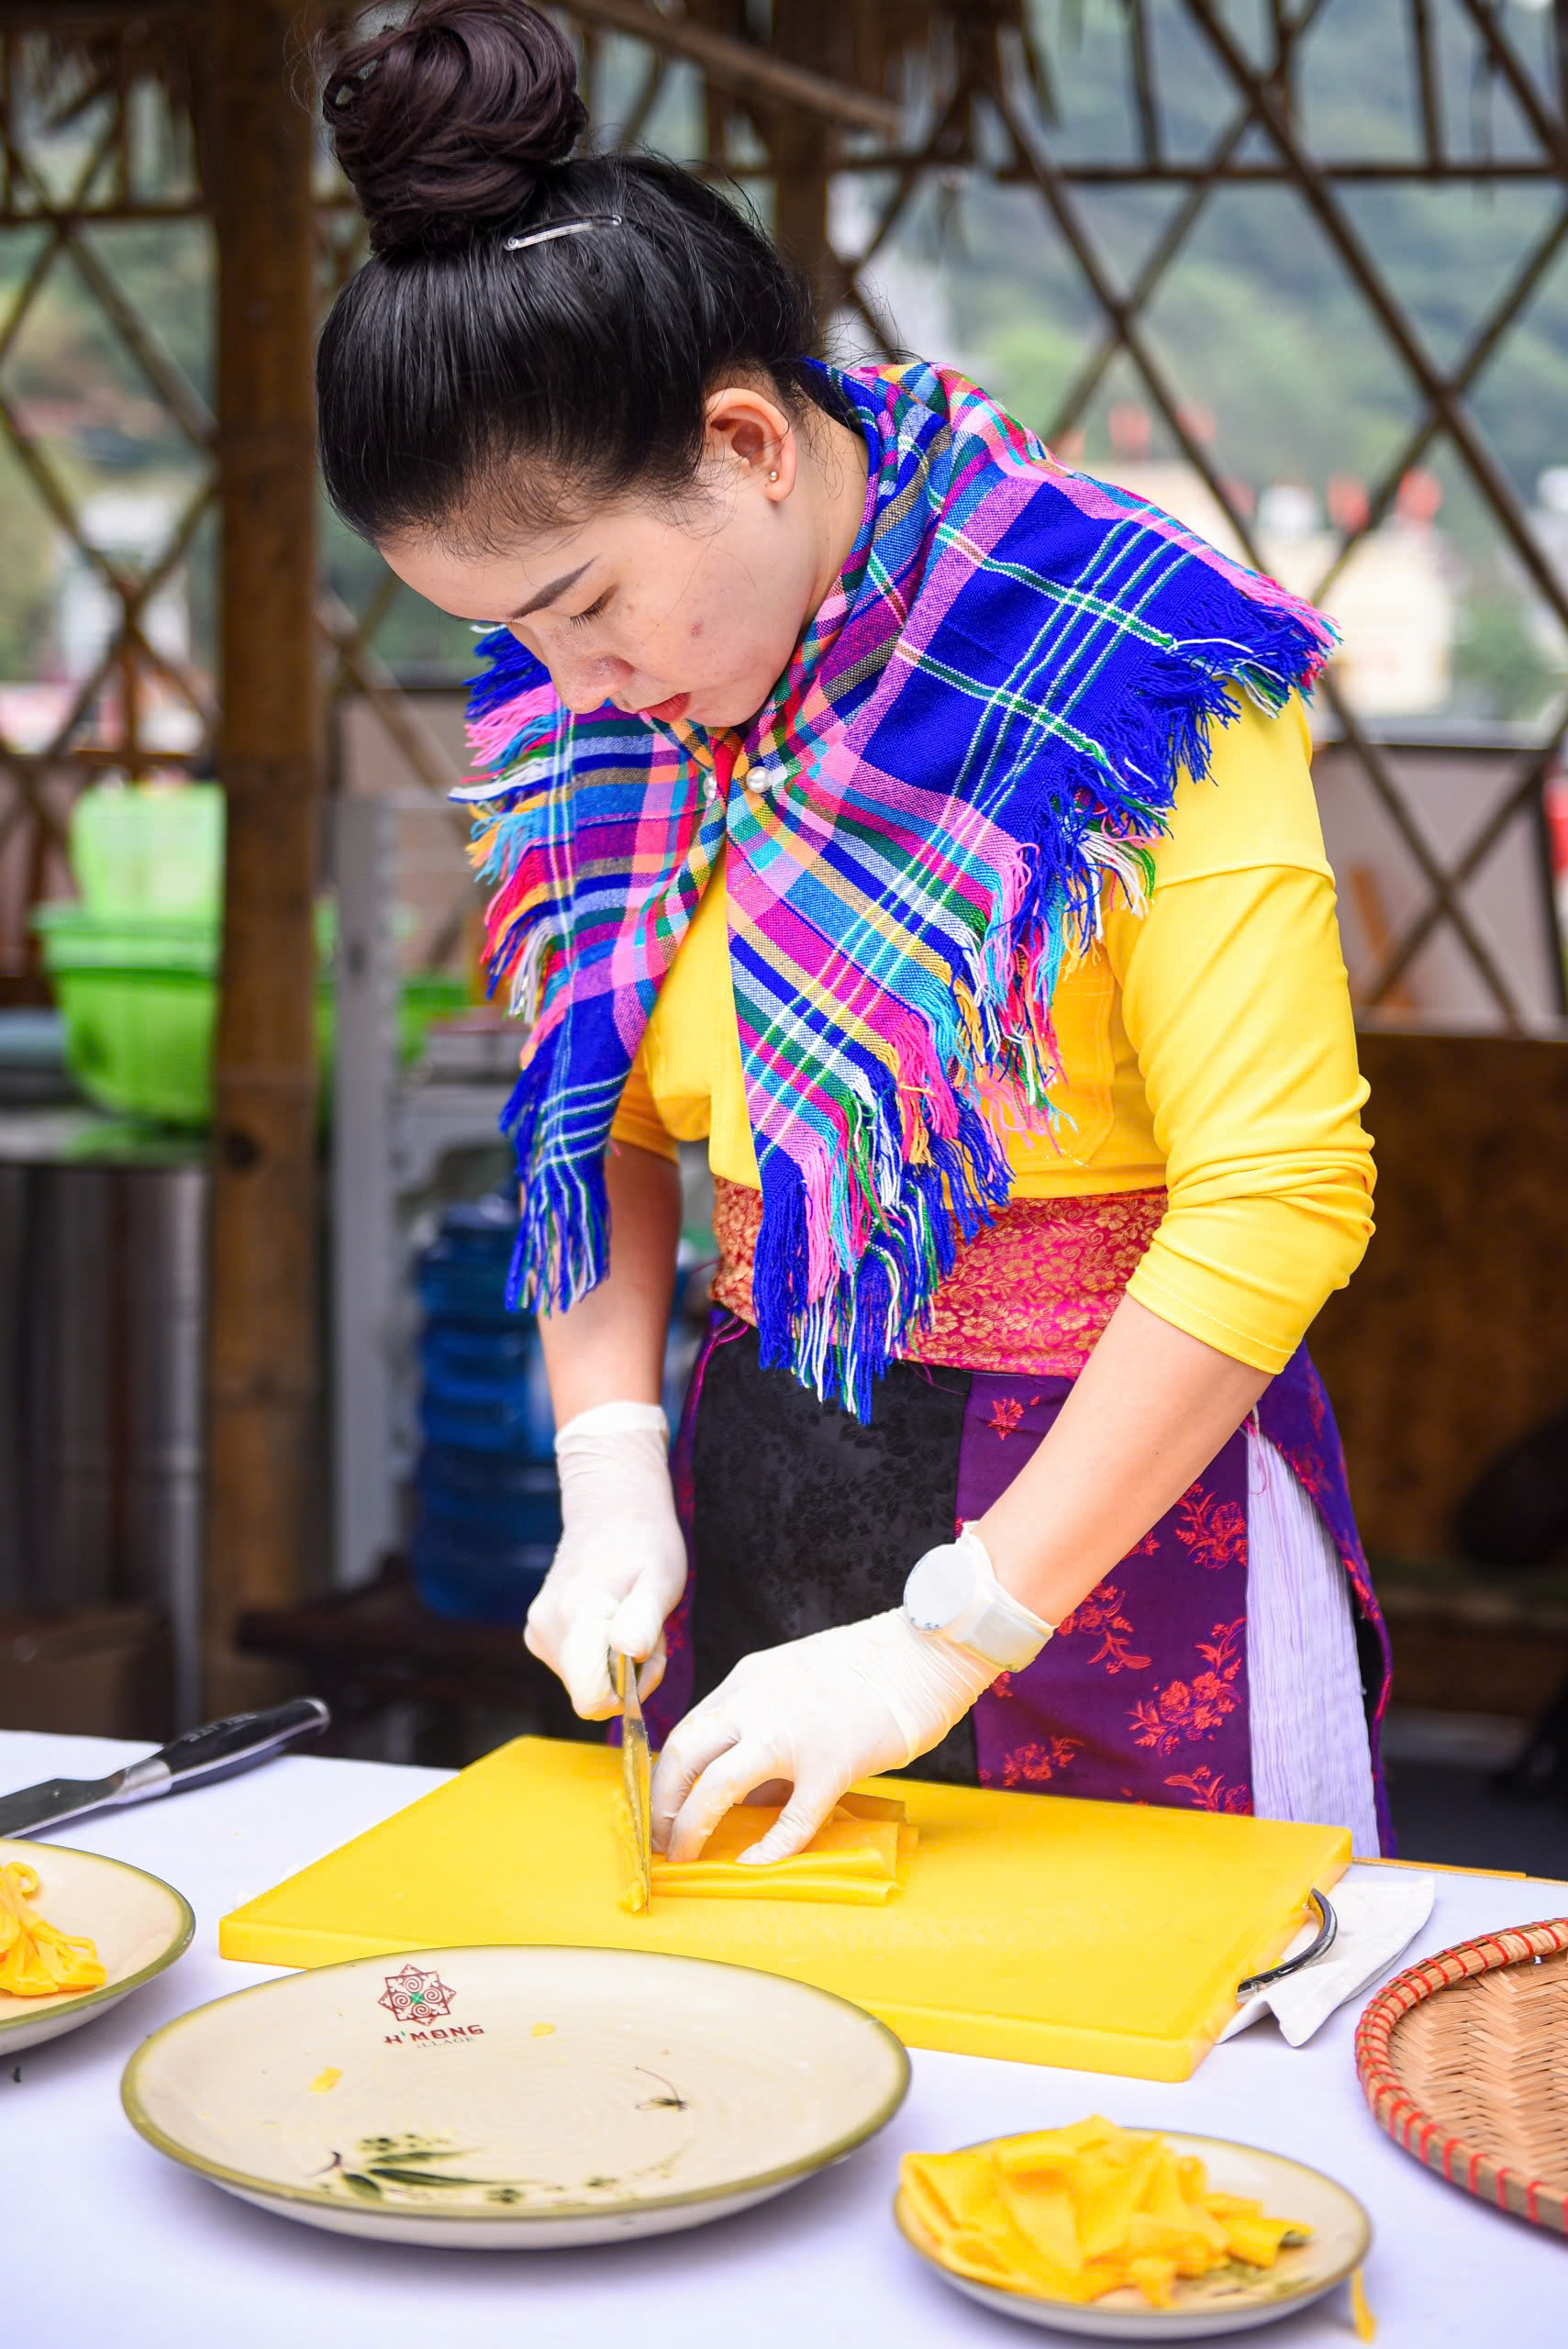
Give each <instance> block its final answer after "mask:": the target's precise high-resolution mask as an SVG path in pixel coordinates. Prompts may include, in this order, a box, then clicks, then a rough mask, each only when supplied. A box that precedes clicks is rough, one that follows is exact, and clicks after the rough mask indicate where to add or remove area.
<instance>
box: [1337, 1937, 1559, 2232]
mask: <svg viewBox="0 0 1568 2349" xmlns="http://www.w3.org/2000/svg"><path fill="white" fill-rule="evenodd" d="M1561 1950H1568V1917H1551V1918H1548V1919H1547V1920H1545V1921H1544V1922H1543V1923H1541V1924H1539V1925H1510V1926H1507V1927H1506V1928H1505V1929H1504V1931H1503V1932H1496V1933H1484V1934H1482V1935H1481V1936H1480V1938H1479V1939H1478V1940H1475V1941H1473V1942H1459V1943H1456V1944H1455V1946H1454V1947H1453V1948H1452V1949H1445V1950H1441V1951H1440V1952H1439V1954H1438V1955H1437V1956H1436V1957H1429V1958H1425V1959H1423V1960H1422V1962H1421V1963H1420V1965H1412V1966H1408V1967H1407V1969H1406V1971H1405V1972H1404V1973H1403V1974H1401V1975H1399V1976H1396V1979H1395V1980H1394V1981H1392V1982H1390V1983H1389V1985H1388V1987H1387V1988H1386V1989H1384V1990H1380V1991H1379V1992H1378V1994H1377V1996H1376V1998H1373V2000H1372V2001H1371V2003H1370V2005H1369V2006H1368V2007H1367V2009H1366V2010H1365V2012H1364V2013H1363V2014H1362V2019H1361V2021H1360V2022H1359V2023H1358V2024H1357V2026H1356V2076H1357V2077H1358V2079H1359V2080H1360V2081H1361V2084H1362V2093H1363V2095H1364V2096H1365V2098H1366V2100H1367V2102H1368V2104H1369V2105H1370V2106H1371V2107H1372V2110H1373V2118H1374V2119H1375V2120H1376V2121H1377V2123H1378V2125H1379V2127H1380V2128H1383V2129H1385V2130H1386V2131H1387V2132H1388V2134H1389V2135H1390V2136H1391V2137H1392V2138H1393V2140H1394V2142H1395V2143H1396V2145H1402V2146H1403V2147H1404V2149H1405V2151H1406V2152H1407V2154H1415V2156H1416V2158H1417V2160H1418V2161H1422V2162H1425V2164H1426V2165H1427V2167H1428V2168H1429V2169H1435V2170H1436V2171H1437V2172H1438V2174H1439V2176H1441V2177H1445V2178H1447V2179H1448V2181H1449V2183H1450V2185H1451V2186H1459V2187H1462V2188H1464V2190H1465V2192H1466V2193H1467V2194H1473V2195H1476V2196H1478V2197H1479V2199H1481V2200H1482V2201H1484V2202H1492V2203H1495V2204H1496V2207H1497V2208H1498V2210H1511V2211H1513V2212H1514V2213H1515V2215H1516V2216H1517V2217H1518V2218H1521V2219H1528V2220H1529V2221H1530V2223H1531V2224H1532V2225H1534V2226H1538V2227H1550V2228H1551V2229H1552V2230H1553V2231H1554V2232H1556V2233H1558V2234H1562V2235H1568V2188H1564V2186H1563V2185H1562V2183H1561V2182H1559V2181H1553V2182H1552V2183H1551V2184H1550V2185H1549V2184H1547V2183H1545V2182H1544V2181H1543V2180H1542V2179H1540V2178H1532V2177H1527V2176H1525V2175H1524V2173H1523V2172H1522V2171H1520V2170H1518V2169H1512V2168H1510V2167H1509V2166H1508V2165H1507V2163H1506V2162H1500V2161H1497V2160H1496V2159H1495V2158H1494V2157H1493V2155H1492V2154H1489V2153H1487V2152H1486V2150H1485V2147H1484V2146H1480V2145H1474V2144H1472V2143H1469V2142H1468V2141H1467V2140H1466V2139H1465V2138H1463V2137H1457V2136H1452V2135H1450V2134H1448V2133H1446V2132H1444V2130H1443V2128H1442V2126H1441V2124H1440V2122H1438V2121H1434V2120H1433V2119H1432V2117H1431V2115H1430V2114H1429V2113H1428V2112H1424V2111H1423V2110H1421V2108H1420V2106H1419V2105H1418V2103H1417V2102H1416V2100H1415V2099H1414V2098H1413V2097H1412V2096H1411V2094H1410V2092H1409V2090H1408V2088H1407V2087H1406V2086H1405V2084H1404V2082H1403V2081H1402V2080H1401V2079H1400V2077H1399V2075H1398V2073H1397V2072H1396V2069H1395V2067H1394V2060H1393V2052H1392V2050H1393V2039H1394V2033H1395V2032H1396V2029H1397V2028H1398V2026H1399V2024H1400V2023H1401V2022H1402V2021H1403V2020H1404V2018H1405V2017H1406V2016H1407V2014H1408V2013H1409V2012H1410V2011H1411V2009H1412V2008H1414V2007H1418V2006H1420V2005H1421V2004H1422V2002H1423V2001H1424V2000H1426V1999H1428V1998H1436V1997H1437V1996H1438V1995H1439V1993H1440V1992H1441V1991H1443V1990H1448V1989H1451V1988H1452V1987H1453V1986H1454V1984H1455V1983H1457V1982H1463V1981H1467V1980H1468V1979H1469V1978H1470V1977H1471V1976H1473V1975H1477V1974H1490V1973H1493V1972H1495V1971H1496V1968H1497V1967H1499V1966H1504V1965H1523V1964H1525V1963H1527V1962H1528V1961H1529V1959H1531V1958H1537V1957H1553V1956H1555V1955H1556V1954H1558V1952H1559V1951H1561Z"/></svg>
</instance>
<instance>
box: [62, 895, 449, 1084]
mask: <svg viewBox="0 0 1568 2349" xmlns="http://www.w3.org/2000/svg"><path fill="white" fill-rule="evenodd" d="M32 922H33V927H34V929H35V930H36V931H37V932H38V935H39V941H40V946H41V951H42V954H43V963H44V968H45V970H46V971H47V972H48V974H49V977H50V985H51V986H52V987H53V989H54V996H55V1000H56V1002H57V1003H58V1004H59V1006H60V1010H61V1016H62V1018H63V1019H64V1021H65V1053H66V1059H67V1060H68V1062H69V1063H70V1065H71V1069H72V1074H73V1075H74V1076H75V1078H76V1081H77V1083H78V1084H79V1085H81V1086H82V1089H83V1092H84V1093H86V1094H87V1095H88V1096H89V1097H90V1098H91V1099H93V1100H95V1101H96V1102H98V1103H99V1104H101V1106H102V1107H103V1108H106V1109H115V1110H117V1111H119V1112H120V1113H121V1115H123V1116H128V1117H138V1118H154V1119H160V1120H161V1121H162V1122H163V1123H165V1124H168V1125H173V1126H206V1125H208V1124H210V1122H211V1119H212V1042H213V1029H214V1026H215V1024H216V1021H217V966H218V954H219V947H220V941H221V931H220V930H219V928H218V926H217V924H216V923H215V922H212V921H202V920H195V919H182V918H178V917H176V916H171V915H160V914H116V915H114V916H112V917H106V916H103V915H98V914H94V913H90V912H88V911H87V910H86V908H85V907H83V906H80V905H78V904H76V903H75V902H74V901H72V902H70V903H64V904H54V905H43V906H37V907H34V909H33V914H32ZM468 999H469V997H468V989H467V987H466V986H465V985H464V984H463V982H462V979H460V978H453V977H450V976H449V975H448V974H445V973H443V972H439V971H432V972H417V973H413V974H410V975H409V977H408V978H407V979H406V982H405V984H404V987H403V991H402V995H401V997H400V1000H399V1004H398V1049H399V1052H400V1054H401V1057H402V1059H403V1061H404V1063H408V1062H409V1061H412V1060H415V1059H417V1057H418V1054H419V1052H420V1049H421V1047H422V1045H423V1043H424V1038H425V1030H427V1028H428V1026H429V1024H430V1022H431V1020H432V1019H439V1018H441V1017H443V1016H444V1015H445V1014H446V1013H448V1012H452V1011H460V1010H462V1008H463V1007H464V1005H465V1004H466V1003H467V1002H468ZM333 1026H334V1021H333V1001H332V979H331V974H330V972H329V971H323V972H322V973H321V974H320V975H319V976H318V978H317V990H316V1051H317V1064H318V1066H319V1068H320V1071H321V1076H322V1083H323V1085H324V1086H325V1085H326V1084H327V1082H328V1079H329V1076H330V1073H331V1066H332V1043H333Z"/></svg>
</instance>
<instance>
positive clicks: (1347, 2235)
mask: <svg viewBox="0 0 1568 2349" xmlns="http://www.w3.org/2000/svg"><path fill="white" fill-rule="evenodd" d="M1125 2125H1126V2126H1127V2127H1129V2128H1137V2127H1139V2126H1140V2123H1139V2122H1137V2121H1129V2122H1127V2123H1126V2124H1125ZM1160 2133H1161V2135H1162V2136H1163V2137H1164V2139H1165V2141H1166V2143H1168V2144H1171V2145H1173V2146H1174V2148H1175V2150H1176V2152H1177V2153H1178V2154H1196V2155H1197V2157H1198V2159H1199V2160H1200V2161H1201V2162H1202V2163H1203V2165H1204V2167H1205V2168H1206V2169H1207V2172H1208V2182H1209V2186H1210V2188H1212V2189H1213V2191H1215V2192H1216V2193H1218V2194H1247V2195H1251V2196H1253V2197H1255V2198H1256V2199H1257V2200H1259V2201H1260V2202H1262V2205H1263V2208H1264V2210H1269V2211H1272V2212H1273V2213H1275V2214H1276V2215H1277V2216H1278V2217H1280V2218H1285V2217H1289V2218H1292V2219H1300V2220H1302V2221H1304V2222H1305V2224H1306V2225H1307V2226H1309V2227H1310V2228H1311V2230H1312V2235H1311V2239H1310V2241H1309V2242H1307V2243H1301V2244H1299V2245H1296V2246H1294V2247H1291V2248H1287V2249H1285V2250H1283V2251H1282V2252H1281V2253H1280V2255H1279V2257H1278V2259H1277V2260H1276V2261H1275V2263H1274V2265H1273V2267H1270V2268H1265V2269H1259V2270H1250V2269H1245V2268H1243V2269H1241V2270H1240V2272H1238V2270H1237V2269H1236V2268H1234V2267H1231V2268H1228V2269H1225V2270H1223V2271H1221V2272H1220V2273H1218V2274H1216V2275H1213V2276H1200V2277H1194V2278H1193V2279H1192V2280H1191V2281H1188V2282H1181V2283H1178V2284H1177V2286H1176V2297H1175V2305H1174V2306H1173V2307H1172V2308H1168V2309H1154V2308H1151V2307H1150V2305H1149V2303H1148V2301H1147V2300H1146V2299H1144V2297H1143V2295H1142V2293H1141V2292H1139V2291H1133V2290H1127V2291H1119V2292H1107V2293H1106V2295H1105V2297H1104V2298H1103V2299H1098V2300H1089V2301H1086V2302H1080V2301H1073V2300H1055V2299H1045V2298H1044V2297H1043V2296H1042V2295H1039V2294H1036V2293H1033V2292H1004V2291H1000V2290H998V2289H997V2288H996V2287H995V2285H992V2284H979V2283H976V2282H974V2281H973V2278H972V2277H968V2276H955V2275H954V2273H953V2271H952V2269H951V2267H945V2266H943V2265H942V2263H941V2261H940V2259H939V2258H938V2257H937V2256H936V2254H935V2252H934V2250H933V2248H932V2246H931V2243H930V2241H929V2237H928V2236H927V2234H926V2232H925V2230H924V2228H923V2227H921V2225H920V2223H919V2221H918V2220H917V2218H916V2216H915V2214H914V2212H913V2210H911V2209H910V2207H909V2205H908V2202H907V2201H906V2198H905V2197H904V2195H902V2194H900V2195H899V2197H898V2199H897V2201H896V2202H895V2205H894V2216H895V2219H896V2220H897V2221H898V2225H899V2229H900V2232H902V2234H903V2236H904V2239H905V2241H906V2243H911V2244H912V2245H913V2246H914V2248H915V2249H916V2250H917V2252H918V2253H919V2254H920V2255H921V2257H922V2258H923V2259H924V2260H926V2261H927V2262H928V2263H929V2266H932V2267H934V2268H935V2269H936V2272H937V2274H938V2275H939V2276H940V2277H941V2278H942V2280H943V2281H944V2283H948V2284H951V2285H953V2286H954V2287H956V2288H957V2289H958V2290H959V2291H961V2292H966V2293H967V2294H968V2296H969V2298H970V2299H972V2300H979V2301H980V2302H981V2303H982V2305H983V2306H984V2307H985V2308H989V2309H997V2310H1000V2311H1001V2313H1002V2314H1003V2315H1004V2316H1012V2317H1018V2318H1019V2319H1020V2320H1021V2321H1023V2322H1024V2323H1025V2324H1039V2325H1050V2326H1052V2327H1054V2329H1055V2330H1056V2331H1057V2332H1076V2333H1080V2334H1083V2335H1084V2337H1085V2338H1087V2339H1089V2340H1093V2341H1208V2340H1213V2339H1216V2338H1217V2337H1218V2335H1219V2334H1220V2333H1223V2332H1250V2331H1251V2329H1252V2327H1253V2326H1254V2325H1259V2324H1272V2323H1273V2321H1274V2319H1275V2318H1276V2317H1282V2316H1294V2315H1296V2312H1297V2310H1301V2309H1304V2308H1306V2307H1307V2305H1308V2304H1309V2302H1311V2301H1313V2300H1316V2299H1321V2298H1322V2296H1323V2294H1324V2293H1325V2292H1331V2291H1332V2290H1333V2288H1334V2287H1335V2285H1336V2284H1342V2283H1343V2282H1344V2280H1345V2278H1346V2277H1348V2276H1349V2275H1351V2272H1352V2271H1353V2270H1354V2269H1355V2268H1357V2267H1359V2266H1361V2264H1362V2261H1363V2260H1364V2259H1365V2257H1366V2254H1367V2251H1368V2249H1369V2247H1370V2245H1371V2243H1372V2221H1371V2220H1370V2219H1369V2218H1368V2217H1367V2215H1366V2212H1365V2211H1364V2210H1362V2206H1361V2204H1360V2203H1359V2202H1358V2201H1357V2200H1356V2198H1355V2196H1354V2195H1353V2194H1349V2193H1347V2192H1346V2190H1345V2188H1343V2187H1342V2186H1336V2185H1335V2183H1334V2181H1333V2179H1332V2178H1331V2177H1325V2176H1324V2175H1323V2173H1322V2171H1321V2170H1317V2169H1308V2168H1307V2165H1306V2164H1305V2163H1303V2162H1293V2161H1287V2160H1286V2158H1285V2156H1284V2154H1266V2153H1264V2152H1263V2151H1262V2148H1261V2147H1259V2146H1257V2145H1237V2144H1232V2143H1230V2141H1229V2138H1226V2137H1188V2136H1185V2135H1184V2134H1183V2133H1182V2132H1181V2131H1179V2130H1175V2129H1165V2130H1162V2131H1161V2132H1160Z"/></svg>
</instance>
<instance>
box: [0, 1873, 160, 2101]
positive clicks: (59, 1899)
mask: <svg viewBox="0 0 1568 2349" xmlns="http://www.w3.org/2000/svg"><path fill="white" fill-rule="evenodd" d="M194 1932H195V1918H194V1917H193V1916H192V1914H191V1909H190V1904H189V1902H188V1901H186V1900H185V1899H183V1898H182V1896H181V1895H180V1894H179V1893H177V1892H176V1891H175V1889H174V1887H173V1886H172V1884H165V1883H164V1882H163V1880H162V1878H161V1876H148V1875H147V1874H146V1873H145V1872H144V1871H143V1870H142V1869H141V1868H133V1867H128V1866H127V1865H126V1864H125V1863H124V1861H123V1860H106V1859H104V1858H103V1857H102V1856H101V1855H100V1854H98V1853H96V1852H72V1851H70V1850H68V1849H66V1848H64V1847H61V1846H58V1845H56V1844H53V1843H24V1842H11V1841H9V1840H6V1839H0V2063H6V2062H9V2060H10V2058H11V2057H12V2056H13V2055H17V2054H20V2053H21V2051H22V2049H23V2048H24V2047H37V2046H39V2045H41V2043H43V2041H44V2040H46V2039H58V2038H59V2037H60V2035H61V2032H67V2031H74V2030H75V2028H76V2026H77V2024H78V2023H83V2022H90V2021H92V2019H93V2017H94V2016H95V2015H100V2014H103V2013H104V2012H105V2011H106V2009H108V2008H110V2007H113V2006H117V2005H118V2003H119V2001H120V1999H121V1998H129V1996H130V1994H131V1992H132V1991H133V1990H139V1988H140V1987H141V1985H142V1984H143V1983H144V1982H150V1981H151V1979H152V1977H153V1976H154V1975H155V1974H161V1973H162V1971H163V1969H164V1967H165V1966H168V1965H173V1963H174V1960H175V1959H176V1958H177V1957H178V1956H180V1954H182V1952H183V1951H184V1950H185V1949H187V1948H188V1947H189V1945H190V1940H191V1936H192V1934H193V1933H194Z"/></svg>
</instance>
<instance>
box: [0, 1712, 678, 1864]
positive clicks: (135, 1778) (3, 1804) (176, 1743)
mask: <svg viewBox="0 0 1568 2349" xmlns="http://www.w3.org/2000/svg"><path fill="white" fill-rule="evenodd" d="M633 1694H634V1695H635V1694H636V1691H635V1689H634V1690H633ZM331 1718H332V1716H331V1714H330V1713H329V1712H328V1709H327V1708H326V1706H325V1705H324V1704H323V1703H322V1701H321V1699H320V1698H319V1697H295V1698H291V1699H290V1701H289V1702H288V1703H287V1704H286V1705H273V1706H272V1707H271V1708H270V1709H268V1710H267V1711H265V1712H260V1713H230V1714H228V1716H227V1718H226V1719H224V1720H220V1721H207V1722H206V1724H205V1725H204V1726H203V1727H202V1728H200V1729H188V1730H187V1731H185V1733H184V1735H183V1737H176V1738H172V1739H171V1741H170V1742H169V1743H168V1744H167V1745H161V1746H160V1747H159V1749H158V1751H157V1753H149V1754H146V1755H144V1756H143V1758H142V1759H141V1760H140V1761H139V1762H128V1763H127V1764H126V1765H125V1767H124V1768H123V1769H120V1770H114V1771H111V1772H110V1774H109V1776H107V1777H106V1778H46V1779H45V1780H44V1781H43V1783H42V1784H41V1785H39V1786H36V1787H23V1788H22V1790H21V1792H20V1793H19V1794H14V1795H6V1796H5V1797H3V1798H0V1835H30V1834H34V1833H36V1832H37V1831H38V1830H39V1828H40V1827H62V1826H63V1825H64V1824H65V1822H66V1820H68V1819H83V1818H84V1817H85V1816H86V1814H87V1813H88V1812H89V1811H93V1810H107V1809H111V1808H117V1807H118V1806H119V1805H120V1804H122V1803H132V1802H150V1800H151V1799H152V1798H153V1797H154V1796H156V1795H170V1794H181V1793H183V1791H184V1789H185V1788H186V1787H196V1786H203V1787H205V1786H211V1785H213V1784H214V1783H215V1781H216V1780H217V1779H219V1778H230V1777H232V1776H234V1775H235V1773H236V1772H237V1771H239V1770H250V1769H252V1768H253V1767H254V1766H255V1765H256V1764H257V1763H258V1762H265V1761H268V1760H270V1759H271V1757H272V1755H273V1754H274V1753H283V1752H284V1749H285V1748H286V1747H288V1746H291V1745H297V1744H298V1742H300V1740H301V1739H302V1738H306V1737H317V1736H319V1735H320V1733H321V1731H323V1730H324V1729H325V1728H326V1727H327V1725H328V1722H329V1721H330V1720H331Z"/></svg>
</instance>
